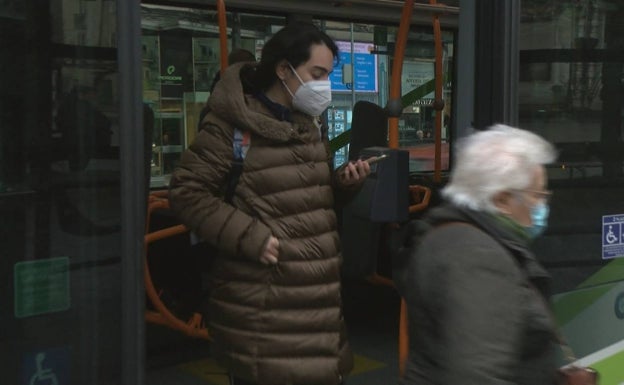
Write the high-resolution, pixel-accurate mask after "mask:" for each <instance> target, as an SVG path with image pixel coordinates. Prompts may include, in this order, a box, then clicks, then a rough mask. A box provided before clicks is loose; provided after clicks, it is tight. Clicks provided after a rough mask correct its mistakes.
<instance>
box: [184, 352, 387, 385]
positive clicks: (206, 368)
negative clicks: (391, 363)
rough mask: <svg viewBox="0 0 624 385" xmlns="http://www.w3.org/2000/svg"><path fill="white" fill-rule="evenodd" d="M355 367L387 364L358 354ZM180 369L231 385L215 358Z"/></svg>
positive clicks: (215, 384)
mask: <svg viewBox="0 0 624 385" xmlns="http://www.w3.org/2000/svg"><path fill="white" fill-rule="evenodd" d="M353 362H354V367H353V371H352V372H351V373H350V375H351V376H353V375H356V374H361V373H365V372H369V371H371V370H377V369H379V368H383V367H385V366H386V364H384V363H383V362H379V361H375V360H372V359H370V358H366V357H364V356H360V355H358V354H356V355H354V357H353ZM178 369H180V370H182V371H184V372H187V373H189V374H192V375H193V376H195V377H198V378H200V379H202V380H204V381H206V383H207V384H210V385H229V381H228V376H227V372H226V371H225V369H223V368H222V367H220V366H219V365H218V364H217V363H216V362H215V361H214V360H212V359H210V358H205V359H201V360H197V361H192V362H187V363H185V364H182V365H179V366H178Z"/></svg>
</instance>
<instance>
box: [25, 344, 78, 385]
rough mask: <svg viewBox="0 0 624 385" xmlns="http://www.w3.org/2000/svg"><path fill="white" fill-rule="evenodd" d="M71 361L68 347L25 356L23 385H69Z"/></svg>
mask: <svg viewBox="0 0 624 385" xmlns="http://www.w3.org/2000/svg"><path fill="white" fill-rule="evenodd" d="M69 360H70V351H69V348H68V347H58V348H50V349H47V350H41V351H36V352H31V353H28V354H25V355H24V356H23V360H22V385H43V384H45V385H63V384H69V383H70V382H69V365H70V363H69Z"/></svg>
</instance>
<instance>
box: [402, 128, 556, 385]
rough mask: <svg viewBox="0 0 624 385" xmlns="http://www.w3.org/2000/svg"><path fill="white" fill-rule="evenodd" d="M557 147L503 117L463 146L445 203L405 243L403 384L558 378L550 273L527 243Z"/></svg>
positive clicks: (535, 229)
mask: <svg viewBox="0 0 624 385" xmlns="http://www.w3.org/2000/svg"><path fill="white" fill-rule="evenodd" d="M555 158H556V152H555V149H554V148H553V146H552V145H551V144H550V143H548V142H547V141H545V140H544V139H542V138H541V137H539V136H538V135H536V134H533V133H531V132H529V131H525V130H521V129H518V128H513V127H509V126H504V125H496V126H493V127H490V128H489V129H488V130H485V131H479V132H476V133H474V134H472V135H470V136H468V137H466V138H464V139H463V140H462V141H460V146H459V147H458V152H457V158H456V162H455V166H454V168H453V170H452V173H451V176H450V180H449V183H448V184H447V185H446V187H445V188H444V189H443V190H442V191H441V193H442V196H443V197H444V198H445V202H444V203H443V204H441V205H440V206H438V207H435V208H433V209H431V210H430V211H429V212H428V213H427V214H426V216H425V220H426V221H427V223H428V224H429V226H430V228H429V230H428V231H427V232H426V233H425V234H424V235H422V238H421V237H419V236H415V234H412V237H413V239H416V238H417V239H419V240H420V241H419V242H414V243H415V244H412V245H408V246H407V247H405V248H404V250H403V253H404V254H403V255H404V256H406V257H407V260H408V263H407V267H406V270H405V271H404V272H403V274H404V276H405V277H406V279H405V280H404V281H403V282H400V283H399V284H398V286H399V290H400V292H401V295H402V296H403V297H404V298H405V300H406V303H407V308H408V322H409V358H408V362H407V365H406V372H405V375H404V378H403V379H402V380H401V381H402V384H404V385H408V384H418V385H428V384H436V385H451V384H452V385H456V384H462V385H472V384H474V385H483V384H523V385H542V384H554V383H555V381H556V369H557V365H556V358H555V349H554V346H555V344H554V343H553V341H554V340H555V331H554V330H555V325H554V323H553V321H552V318H551V315H550V309H549V308H548V305H547V300H546V299H547V298H548V281H549V275H548V273H547V272H546V270H545V269H544V267H543V266H542V265H541V264H540V262H539V261H538V260H537V259H536V257H535V256H534V255H533V253H532V252H531V251H530V250H529V245H530V243H531V240H532V239H533V238H534V237H535V236H537V235H539V234H540V233H541V232H542V231H543V229H544V228H545V226H546V222H547V216H548V198H549V197H550V192H549V191H548V190H547V186H546V183H547V176H546V169H545V165H546V164H549V163H551V162H553V161H554V160H555Z"/></svg>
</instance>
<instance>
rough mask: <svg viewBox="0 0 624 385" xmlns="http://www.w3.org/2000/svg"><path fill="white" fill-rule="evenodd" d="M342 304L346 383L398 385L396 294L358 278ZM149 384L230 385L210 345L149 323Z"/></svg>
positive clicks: (345, 285) (345, 284)
mask: <svg viewBox="0 0 624 385" xmlns="http://www.w3.org/2000/svg"><path fill="white" fill-rule="evenodd" d="M343 289H344V292H343V301H344V313H345V320H346V322H347V328H348V333H349V342H350V344H351V348H352V350H353V353H354V358H355V367H354V369H353V371H352V372H351V374H350V375H349V377H347V380H346V385H395V384H397V383H398V325H399V304H400V300H399V297H398V295H397V294H396V291H395V290H394V289H393V288H391V287H389V286H383V285H375V284H371V283H368V282H364V281H359V280H357V281H356V280H348V281H344V282H343ZM146 341H147V342H146V345H147V353H146V355H147V358H146V366H147V372H146V382H145V383H146V384H147V385H229V382H228V378H227V374H226V372H225V371H224V370H223V369H222V368H220V367H219V366H218V365H217V364H216V363H215V362H214V361H213V360H212V359H211V358H210V346H209V342H207V341H204V340H196V339H191V338H188V337H185V336H183V335H182V334H180V333H177V332H174V331H171V330H169V329H165V328H163V327H160V326H156V325H152V324H147V331H146Z"/></svg>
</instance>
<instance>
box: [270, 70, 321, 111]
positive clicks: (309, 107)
mask: <svg viewBox="0 0 624 385" xmlns="http://www.w3.org/2000/svg"><path fill="white" fill-rule="evenodd" d="M288 66H289V67H290V69H292V71H293V73H294V74H295V76H296V77H297V79H299V83H301V86H300V87H299V88H298V89H297V91H296V92H295V93H294V94H293V93H292V92H291V91H290V89H288V86H287V85H286V83H285V82H284V81H283V80H282V84H284V87H286V90H287V91H288V93H289V94H290V95H291V96H292V98H293V100H292V104H293V107H294V108H295V109H297V110H299V111H301V112H304V113H306V114H308V115H310V116H320V115H321V114H322V113H323V111H325V109H326V108H327V107H328V106H329V104H330V103H331V82H330V81H329V80H311V81H309V82H306V83H304V82H303V80H301V78H300V77H299V74H297V71H295V69H294V68H293V66H292V65H290V63H288Z"/></svg>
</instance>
